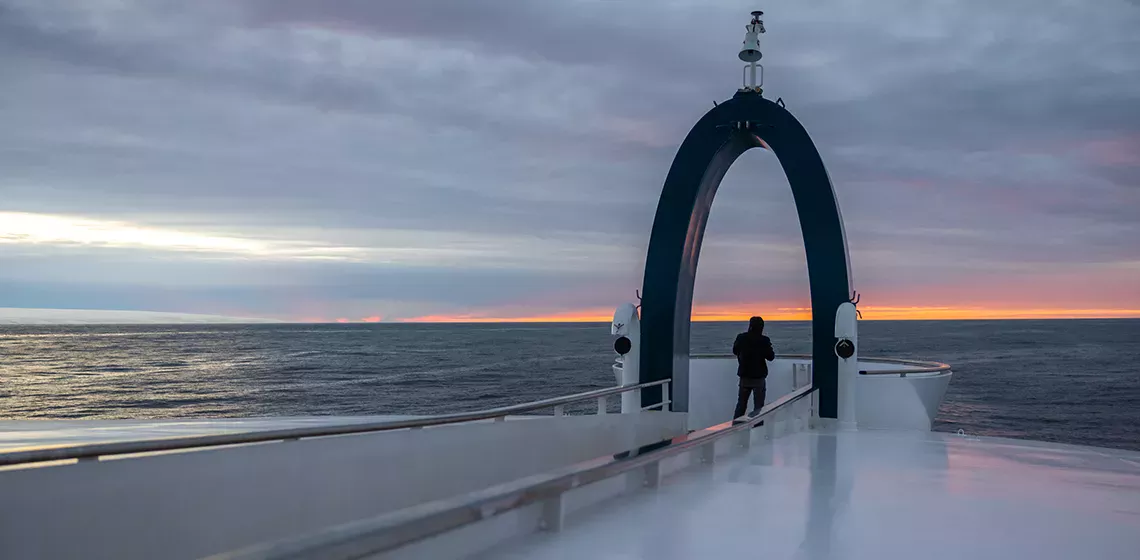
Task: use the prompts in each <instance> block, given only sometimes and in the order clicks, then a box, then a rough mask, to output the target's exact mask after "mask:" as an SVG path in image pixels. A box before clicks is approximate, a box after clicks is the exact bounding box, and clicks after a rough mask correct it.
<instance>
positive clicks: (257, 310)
mask: <svg viewBox="0 0 1140 560" xmlns="http://www.w3.org/2000/svg"><path fill="white" fill-rule="evenodd" d="M752 7H753V6H752V5H749V4H747V3H744V2H729V3H721V4H718V5H717V6H715V7H712V8H710V7H709V6H708V5H707V4H706V3H699V2H670V3H668V4H665V5H662V4H660V3H650V2H577V1H562V2H538V1H519V2H490V3H486V2H484V3H480V4H479V5H478V6H477V7H476V6H474V5H472V4H471V3H469V2H461V1H458V0H423V1H419V2H411V3H391V2H379V3H378V2H369V1H365V0H340V1H337V2H318V1H302V0H246V1H221V0H205V1H201V2H173V1H167V0H160V1H147V2H142V1H114V2H112V1H109V0H91V1H87V2H81V3H75V2H64V1H54V0H0V75H2V76H4V83H5V87H4V88H0V122H4V123H5V126H4V127H3V129H2V130H0V168H2V169H4V173H3V176H0V194H2V197H0V212H4V213H3V214H2V215H0V232H2V233H0V239H6V240H7V242H5V243H0V267H2V270H3V272H2V273H0V285H6V286H8V287H9V288H10V290H9V291H8V292H7V293H6V295H0V305H31V302H36V303H35V304H36V305H40V306H54V305H64V304H65V303H66V304H67V305H70V306H75V305H76V304H83V305H80V306H81V307H82V306H84V305H87V306H89V305H96V304H98V303H99V302H114V303H112V304H109V305H118V306H127V307H129V306H142V307H139V308H146V309H162V310H169V311H203V312H221V311H222V310H223V309H224V310H225V311H226V312H227V313H229V312H231V311H234V312H241V313H244V314H253V315H255V316H272V317H294V318H299V317H358V316H360V315H361V314H362V313H368V314H373V313H375V314H377V315H379V316H384V317H385V318H388V319H395V318H400V317H404V318H407V317H416V316H425V315H439V314H442V315H463V314H465V313H466V314H483V315H496V314H497V313H496V311H504V312H505V311H507V310H513V309H515V308H514V307H510V306H513V305H530V306H538V305H541V306H543V309H544V311H543V312H542V313H545V314H551V313H559V312H560V311H559V310H560V309H561V310H562V311H565V310H568V309H573V310H588V309H604V308H606V307H607V306H611V305H614V304H615V303H617V302H620V301H625V300H627V299H629V297H630V294H632V292H633V290H634V289H635V288H637V287H638V286H639V285H640V274H641V267H642V264H643V259H644V254H645V249H646V247H645V245H646V242H647V238H648V232H649V227H650V225H651V223H652V219H653V212H654V207H655V203H656V198H657V196H658V194H659V191H660V187H661V183H662V181H663V179H664V177H665V174H666V173H667V171H668V167H669V164H670V161H671V159H672V157H673V155H674V152H675V150H676V146H678V145H679V143H680V141H681V139H682V138H683V137H684V134H685V133H686V131H687V130H688V128H689V127H690V126H691V125H692V123H693V122H695V120H696V119H697V118H699V116H700V115H701V114H702V113H703V112H704V111H706V110H707V109H708V108H709V107H710V106H711V102H712V101H713V100H715V99H723V98H725V97H727V96H728V95H730V94H731V93H732V91H733V90H734V88H735V87H736V85H737V80H738V79H739V76H740V69H739V63H738V62H737V61H736V59H735V56H734V55H735V52H734V50H733V49H735V48H736V46H737V44H738V43H737V42H738V41H739V38H740V33H741V32H742V26H743V22H744V18H745V17H746V15H747V13H748V11H750V10H751V9H752ZM766 8H767V9H766V11H767V13H768V16H767V23H768V25H767V27H768V31H769V32H768V33H767V34H766V35H765V37H764V45H765V47H764V48H765V59H764V60H765V65H766V80H767V83H766V85H765V88H766V91H767V93H768V95H769V96H770V97H777V96H779V97H782V98H783V99H784V101H785V102H786V103H787V104H788V107H789V108H790V109H791V110H792V111H793V112H794V113H795V114H796V115H797V116H798V117H799V118H800V119H801V120H802V121H803V122H804V124H805V126H806V127H807V128H808V130H809V131H810V132H811V133H812V135H813V138H814V139H815V140H816V142H817V144H818V146H819V148H820V150H821V153H822V154H823V156H824V159H825V161H826V162H827V165H828V170H829V173H830V174H831V177H832V179H833V181H834V182H835V184H836V190H837V196H838V197H839V200H840V202H841V205H842V207H843V215H844V217H845V219H846V223H847V233H848V239H849V242H850V244H851V248H852V253H853V257H852V262H853V265H854V267H855V274H854V276H855V279H856V281H857V283H858V286H859V288H860V290H861V291H863V292H865V293H876V292H877V293H880V294H882V295H883V297H889V294H891V293H903V291H907V293H908V294H909V293H910V292H909V291H908V290H913V291H916V293H918V294H920V295H921V297H925V298H928V299H929V300H930V303H931V304H932V305H933V304H936V303H937V301H936V300H937V299H938V298H939V297H942V296H940V292H938V291H937V290H939V289H941V288H944V287H945V286H947V285H961V286H970V290H971V292H972V293H974V294H976V295H977V299H982V300H985V299H988V300H993V299H995V298H1000V297H1006V295H1008V294H1007V292H1003V291H1001V290H999V289H997V288H990V287H987V286H990V285H993V283H994V282H996V281H997V280H998V279H1000V278H1006V279H1009V278H1015V277H1016V278H1022V276H1020V275H1027V276H1025V277H1026V278H1032V280H1027V281H1030V282H1032V283H1034V284H1035V285H1041V286H1045V287H1053V288H1054V289H1055V290H1054V291H1056V289H1059V288H1061V287H1065V288H1067V290H1066V293H1065V295H1064V297H1065V298H1068V301H1067V302H1065V303H1064V305H1069V306H1075V307H1079V308H1089V309H1091V308H1096V307H1097V306H1094V305H1092V303H1090V302H1092V301H1094V300H1097V299H1098V297H1099V296H1098V294H1097V293H1094V291H1093V290H1092V289H1091V288H1088V289H1086V288H1081V286H1080V283H1078V285H1075V286H1074V284H1073V283H1072V278H1071V275H1070V272H1069V271H1071V270H1076V271H1079V274H1080V275H1081V277H1082V278H1084V279H1085V282H1084V283H1083V285H1084V286H1097V285H1108V284H1112V285H1115V283H1116V282H1122V281H1124V280H1127V279H1129V278H1130V279H1132V280H1134V281H1136V283H1140V278H1138V277H1137V276H1136V274H1137V273H1136V271H1135V268H1130V267H1129V266H1128V265H1126V264H1122V263H1134V262H1136V261H1137V260H1140V244H1138V243H1136V241H1135V240H1136V239H1140V223H1138V221H1137V220H1136V218H1135V216H1137V215H1140V166H1138V165H1137V160H1136V158H1135V154H1136V153H1140V145H1138V144H1137V140H1136V139H1137V138H1140V112H1137V111H1136V110H1135V107H1136V106H1137V104H1138V103H1140V59H1138V58H1137V57H1135V56H1134V54H1133V53H1135V52H1140V38H1138V36H1137V34H1136V33H1135V29H1136V28H1137V27H1140V9H1138V8H1137V6H1136V4H1135V3H1131V2H1126V1H1124V0H1105V1H1104V2H1100V3H1098V4H1097V7H1096V9H1082V10H1072V9H1069V7H1068V6H1067V4H1065V3H1062V2H1052V3H1050V2H1046V3H1045V4H1041V3H1039V2H1028V0H1012V1H1010V2H1003V3H999V4H994V3H988V2H982V1H981V0H971V1H968V2H965V3H961V2H957V3H950V2H933V3H929V2H928V3H920V4H915V3H913V2H904V1H902V0H891V1H887V2H879V3H873V4H867V3H865V2H855V1H854V0H828V1H825V2H820V3H813V4H804V3H778V4H776V5H773V6H770V7H766ZM706 239H707V245H706V247H705V250H704V254H703V255H702V258H701V270H700V276H699V281H698V287H697V298H698V302H704V303H707V304H709V305H713V304H717V305H719V304H721V303H725V304H731V303H732V302H740V301H757V300H756V299H755V298H757V297H760V298H761V299H764V300H771V301H781V302H788V301H800V302H801V303H802V302H806V299H807V288H806V282H805V280H806V272H805V271H804V265H803V255H802V249H800V248H799V247H800V237H799V233H798V225H797V223H796V216H795V212H794V206H793V204H792V201H791V198H790V195H789V191H788V187H787V183H786V180H785V179H784V178H783V176H782V174H781V172H780V170H779V168H778V166H777V165H776V161H775V160H774V158H773V157H772V156H771V154H764V153H751V152H750V153H748V154H746V155H745V157H743V158H742V159H741V161H740V162H738V163H737V165H736V166H734V168H733V169H732V170H731V171H730V173H729V175H728V176H727V177H726V179H725V182H724V184H723V186H722V188H721V192H720V193H719V195H718V198H717V201H716V204H715V205H714V210H713V217H712V220H711V222H710V225H709V230H708V235H707V237H706ZM223 261H224V262H223ZM318 261H319V262H318ZM77 270H79V271H82V274H77V273H76V271H77ZM1003 275H1004V276H1003ZM116 284H117V285H120V286H125V288H123V291H121V292H115V291H114V289H113V286H114V285H116ZM1068 288H1075V289H1068ZM1043 291H1044V292H1048V291H1049V290H1047V289H1046V290H1043ZM942 293H944V292H942ZM1114 293H1116V292H1114ZM0 294H4V292H2V291H0ZM1002 294H1005V295H1002ZM900 297H901V296H900ZM907 297H910V296H909V295H908V296H907ZM1120 298H1122V301H1121V302H1120V303H1119V305H1121V306H1125V307H1129V308H1135V307H1137V306H1138V304H1137V298H1140V294H1137V293H1133V294H1129V293H1121V294H1120ZM1098 305H1099V304H1098ZM234 306H237V307H234ZM242 306H245V307H244V308H243V307H242ZM935 306H936V305H935ZM362 310H366V311H362ZM512 312H513V311H512ZM575 312H577V311H575Z"/></svg>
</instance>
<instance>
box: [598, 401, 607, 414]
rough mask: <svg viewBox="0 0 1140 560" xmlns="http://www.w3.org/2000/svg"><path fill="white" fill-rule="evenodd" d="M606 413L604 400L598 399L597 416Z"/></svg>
mask: <svg viewBox="0 0 1140 560" xmlns="http://www.w3.org/2000/svg"><path fill="white" fill-rule="evenodd" d="M605 413H606V398H605V397H598V416H601V415H603V414H605Z"/></svg>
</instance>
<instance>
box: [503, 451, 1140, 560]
mask: <svg viewBox="0 0 1140 560" xmlns="http://www.w3.org/2000/svg"><path fill="white" fill-rule="evenodd" d="M1137 551H1140V453H1136V452H1130V451H1115V450H1107V449H1098V448H1088V447H1076V446H1063V445H1051V444H1043V443H1036V442H1020V441H1016V440H1007V439H997V438H971V437H962V436H957V435H951V434H938V433H908V434H902V433H890V432H873V431H864V432H838V433H836V432H816V431H813V432H802V433H797V434H793V435H789V436H785V437H782V438H779V439H777V440H775V441H772V442H767V443H765V444H763V445H755V444H754V446H753V448H752V449H751V450H750V451H749V452H748V453H746V454H741V455H736V456H731V457H724V458H718V462H717V463H716V464H715V465H713V466H711V467H704V466H702V467H697V468H694V469H690V470H687V471H684V472H681V473H679V474H677V475H675V476H674V477H671V478H669V479H667V480H666V482H665V484H664V485H663V486H662V487H661V489H660V490H659V491H657V492H644V493H639V494H637V495H635V496H633V497H627V498H620V499H618V500H617V501H614V502H609V503H607V504H603V506H602V507H596V508H595V509H594V510H592V511H586V512H583V513H581V514H578V515H576V516H572V517H570V518H568V520H567V525H566V527H565V529H564V530H563V531H562V532H561V533H539V534H535V535H531V536H527V537H524V538H522V539H520V540H517V541H514V542H511V543H508V544H506V545H504V546H501V547H498V548H496V549H494V550H493V551H492V552H491V553H490V554H487V555H484V556H481V558H502V559H523V558H525V559H534V560H541V559H581V558H597V559H646V560H650V559H651V560H668V559H710V558H726V559H728V558H732V559H736V558H766V559H773V558H777V559H782V558H794V559H823V558H832V559H855V558H858V559H868V560H871V559H874V560H884V559H894V558H908V559H910V558H923V559H934V558H947V559H950V558H954V559H962V558H968V559H971V560H979V559H988V558H995V559H997V558H1002V559H1008V558H1035V559H1072V558H1082V559H1094V558H1106V559H1109V558H1110V559H1113V560H1119V559H1120V558H1135V557H1136V554H1137Z"/></svg>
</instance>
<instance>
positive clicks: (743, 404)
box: [732, 383, 752, 420]
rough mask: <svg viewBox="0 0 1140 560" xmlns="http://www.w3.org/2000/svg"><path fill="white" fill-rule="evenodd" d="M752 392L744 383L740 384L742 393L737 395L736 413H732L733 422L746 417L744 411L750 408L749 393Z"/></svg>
mask: <svg viewBox="0 0 1140 560" xmlns="http://www.w3.org/2000/svg"><path fill="white" fill-rule="evenodd" d="M751 392H752V389H750V388H748V387H745V386H744V383H741V384H740V391H739V392H738V393H737V394H736V412H733V413H732V419H733V420H735V419H737V418H740V417H741V416H744V411H745V409H746V408H748V393H751Z"/></svg>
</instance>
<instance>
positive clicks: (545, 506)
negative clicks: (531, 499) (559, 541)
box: [539, 492, 566, 531]
mask: <svg viewBox="0 0 1140 560" xmlns="http://www.w3.org/2000/svg"><path fill="white" fill-rule="evenodd" d="M562 496H565V494H563V493H562V492H559V493H558V495H556V496H554V497H552V498H550V499H548V500H546V501H545V502H543V503H542V520H541V521H540V522H539V527H541V528H542V529H543V530H546V531H561V530H562V520H563V519H564V518H565V517H566V506H565V504H564V502H563V500H562Z"/></svg>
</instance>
